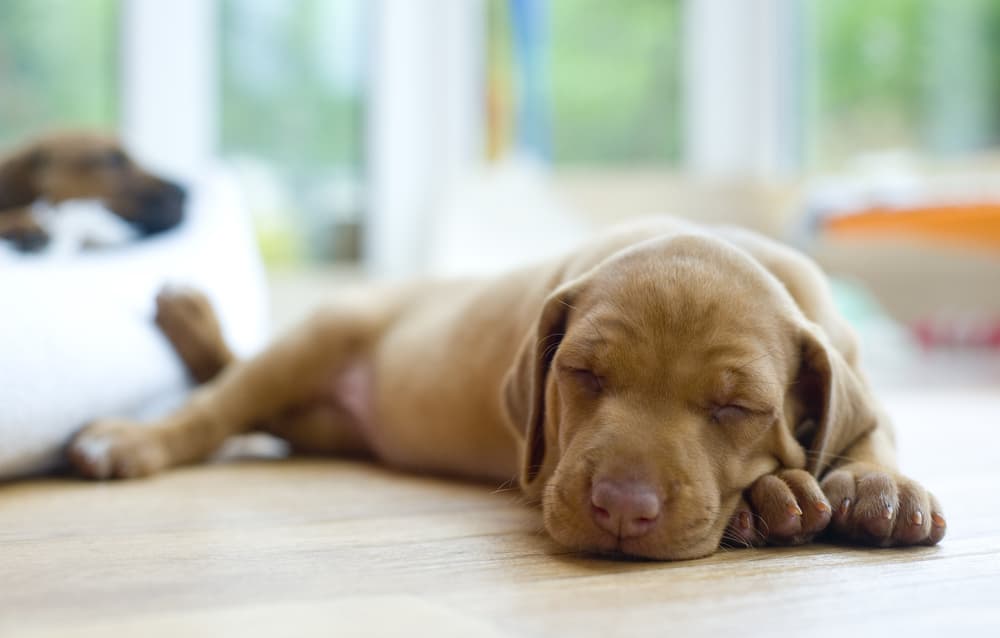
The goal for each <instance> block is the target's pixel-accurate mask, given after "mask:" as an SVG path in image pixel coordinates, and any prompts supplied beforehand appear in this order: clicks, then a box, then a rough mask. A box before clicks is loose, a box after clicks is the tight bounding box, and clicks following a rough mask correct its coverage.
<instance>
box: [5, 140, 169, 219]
mask: <svg viewBox="0 0 1000 638" xmlns="http://www.w3.org/2000/svg"><path fill="white" fill-rule="evenodd" d="M0 190H4V191H6V192H7V193H8V195H7V197H6V198H2V199H4V201H3V202H2V205H3V207H5V208H6V207H13V206H27V205H30V204H31V203H32V202H34V201H35V200H39V199H41V200H46V201H48V202H50V203H53V204H58V203H60V202H64V201H67V200H72V199H97V200H100V201H102V202H103V203H104V204H105V205H106V206H107V207H108V208H109V209H110V210H111V211H112V212H113V213H115V214H116V215H118V216H119V217H121V218H122V219H124V220H125V221H127V222H129V223H130V224H131V225H133V226H135V227H136V228H137V229H138V230H139V231H140V232H142V233H143V234H144V235H150V234H154V233H158V232H162V231H164V230H168V229H170V228H173V227H174V226H176V225H177V224H179V223H180V222H181V221H182V220H183V217H184V200H185V193H184V189H183V188H181V187H180V186H178V185H177V184H174V183H173V182H170V181H167V180H164V179H160V178H158V177H155V176H153V175H151V174H149V173H147V172H146V171H144V170H143V169H142V168H140V167H139V166H138V164H136V163H135V162H134V161H133V160H132V158H131V157H130V156H129V155H128V154H127V153H126V152H125V151H124V150H123V149H122V147H121V144H119V143H118V141H117V140H115V139H113V138H111V137H107V136H103V135H98V134H90V133H72V134H70V133H61V134H58V135H52V136H49V137H46V138H42V139H40V140H37V141H35V142H33V143H32V144H30V145H28V146H26V147H24V148H23V149H21V150H20V151H18V152H15V153H14V154H12V155H11V157H10V158H8V160H7V161H6V162H5V163H4V165H3V166H0Z"/></svg>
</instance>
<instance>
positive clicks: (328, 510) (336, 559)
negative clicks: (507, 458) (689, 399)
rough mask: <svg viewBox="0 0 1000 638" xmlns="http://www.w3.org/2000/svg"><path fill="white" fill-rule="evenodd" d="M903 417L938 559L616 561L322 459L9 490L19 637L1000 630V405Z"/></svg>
mask: <svg viewBox="0 0 1000 638" xmlns="http://www.w3.org/2000/svg"><path fill="white" fill-rule="evenodd" d="M890 408H891V410H892V412H894V413H895V415H896V416H897V420H905V423H902V424H901V427H900V437H901V440H902V441H903V442H904V444H903V468H904V470H907V471H908V472H910V473H911V474H913V475H915V476H918V477H919V478H920V479H921V480H922V481H924V483H925V484H926V485H928V487H930V488H931V489H933V490H934V491H935V492H936V493H937V494H938V495H939V497H940V498H941V500H942V502H943V503H944V504H945V511H946V513H947V515H948V521H949V531H948V536H947V537H946V538H945V541H944V542H943V544H942V545H941V546H939V547H935V548H917V549H906V550H872V549H864V548H850V547H847V548H845V547H832V546H827V545H819V544H817V545H811V546H806V547H800V548H770V549H761V550H731V551H722V552H719V553H717V554H716V555H714V556H712V557H709V558H706V559H702V560H697V561H688V562H678V563H656V562H640V561H636V562H622V561H612V560H605V559H600V558H595V557H589V556H581V555H576V554H569V553H565V552H563V551H562V550H560V549H559V548H558V547H556V546H554V545H553V544H552V543H551V541H549V540H548V539H547V538H546V536H545V535H544V534H542V533H541V522H540V516H539V514H538V512H537V511H535V510H533V509H531V508H529V507H527V506H524V505H523V504H521V503H520V499H519V497H518V495H517V492H515V491H510V490H500V491H496V490H494V489H493V488H492V487H489V486H482V485H474V484H472V485H470V484H460V483H453V482H449V481H444V480H438V479H433V478H426V477H413V476H408V475H403V474H398V473H395V472H392V471H389V470H385V469H382V468H378V467H374V466H371V465H367V464H364V463H358V462H344V461H335V460H322V459H319V460H306V459H301V460H289V461H272V460H255V461H244V462H236V463H229V464H214V465H209V466H203V467H197V468H189V469H184V470H178V471H175V472H172V473H168V474H165V475H163V476H160V477H156V478H153V479H149V480H144V481H137V482H127V483H110V484H95V483H83V482H77V481H74V480H69V479H46V480H38V481H28V482H22V483H18V484H13V485H7V486H3V487H0V635H3V636H98V635H100V636H118V635H142V636H201V635H206V636H207V635H211V636H226V635H239V636H273V635H283V636H286V635H287V636H293V635H304V636H313V635H316V636H380V635H407V636H414V635H417V636H419V635H432V636H486V637H490V636H521V635H530V636H553V635H572V636H703V635H704V636H709V635H712V636H716V635H720V634H722V633H723V632H725V633H728V634H731V635H740V636H753V635H778V634H784V635H791V636H796V635H809V636H825V635H835V634H836V635H838V636H842V635H845V634H846V635H850V634H851V633H852V632H853V633H855V634H857V635H875V634H876V633H878V634H883V635H900V636H908V637H909V636H919V635H932V634H933V635H939V634H941V633H942V632H948V633H949V634H952V635H956V636H957V635H962V636H964V635H994V636H995V635H1000V513H998V505H1000V503H998V501H1000V499H998V497H997V491H998V487H1000V458H998V456H997V450H998V449H1000V447H998V445H997V443H998V440H1000V434H998V428H997V426H998V425H1000V395H997V394H992V393H968V392H966V393H962V392H948V393H944V392H938V393H926V392H925V393H920V394H919V395H918V394H902V395H899V396H896V397H894V398H893V400H892V401H891V402H890Z"/></svg>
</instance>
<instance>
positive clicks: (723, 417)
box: [712, 403, 765, 425]
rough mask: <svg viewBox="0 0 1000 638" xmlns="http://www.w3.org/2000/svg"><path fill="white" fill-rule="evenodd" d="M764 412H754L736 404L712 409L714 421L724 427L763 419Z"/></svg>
mask: <svg viewBox="0 0 1000 638" xmlns="http://www.w3.org/2000/svg"><path fill="white" fill-rule="evenodd" d="M763 416H765V413H764V412H761V411H759V410H752V409H750V408H748V407H746V406H742V405H737V404H734V403H731V404H728V405H719V406H715V407H713V408H712V421H714V422H716V423H720V424H722V425H738V424H740V423H743V422H744V421H747V420H750V419H755V418H761V417H763Z"/></svg>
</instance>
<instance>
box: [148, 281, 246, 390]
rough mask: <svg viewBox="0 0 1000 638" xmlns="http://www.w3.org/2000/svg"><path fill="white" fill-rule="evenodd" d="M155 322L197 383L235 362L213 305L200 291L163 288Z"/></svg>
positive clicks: (159, 295) (158, 296)
mask: <svg viewBox="0 0 1000 638" xmlns="http://www.w3.org/2000/svg"><path fill="white" fill-rule="evenodd" d="M155 321H156V325H157V326H158V327H159V328H160V331H161V332H163V335H164V336H165V337H166V338H167V340H168V341H170V344H171V345H172V346H173V347H174V351H175V352H176V353H177V356H179V357H180V358H181V361H183V362H184V366H185V367H186V368H187V371H188V374H190V375H191V378H192V379H194V381H195V382H196V383H199V384H201V383H205V382H207V381H210V380H212V379H214V378H215V377H216V376H217V375H218V374H219V373H220V372H222V370H223V369H224V368H226V366H228V365H229V364H231V363H232V362H233V361H235V360H236V357H235V356H233V352H232V350H230V349H229V345H228V344H227V343H226V340H225V338H224V337H223V336H222V327H221V326H220V325H219V319H218V317H217V316H216V314H215V310H213V309H212V304H211V302H209V300H208V298H207V297H206V296H205V295H204V294H202V293H201V292H199V291H198V290H195V289H193V288H186V287H180V286H167V287H164V288H163V289H162V290H161V291H160V292H159V294H157V295H156V317H155Z"/></svg>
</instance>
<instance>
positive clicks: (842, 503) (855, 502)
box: [822, 463, 946, 547]
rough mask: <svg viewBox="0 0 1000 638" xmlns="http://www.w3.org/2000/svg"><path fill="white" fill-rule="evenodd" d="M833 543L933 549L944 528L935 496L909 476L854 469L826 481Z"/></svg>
mask: <svg viewBox="0 0 1000 638" xmlns="http://www.w3.org/2000/svg"><path fill="white" fill-rule="evenodd" d="M822 487H823V491H824V492H825V493H826V495H827V497H828V498H829V499H830V501H831V502H832V503H833V504H834V506H835V510H834V514H833V520H832V523H831V525H830V534H831V536H833V537H834V538H839V539H842V540H847V541H850V542H855V543H862V544H865V545H876V546H880V547H891V546H907V545H934V544H936V543H938V542H939V541H940V540H941V539H942V538H943V537H944V533H945V530H946V523H945V519H944V516H943V514H942V513H941V512H942V510H941V506H940V504H938V501H937V499H936V498H935V497H934V495H933V494H931V493H930V492H928V491H927V490H926V489H924V487H923V486H922V485H920V484H919V483H917V482H916V481H913V480H911V479H909V478H907V477H905V476H901V475H899V474H896V473H894V472H889V471H886V470H883V469H881V468H878V467H876V466H873V465H869V464H864V463H853V464H851V465H848V466H845V467H843V468H840V469H838V470H835V471H833V472H831V473H830V474H829V475H828V476H827V477H826V478H824V479H823V484H822Z"/></svg>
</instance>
